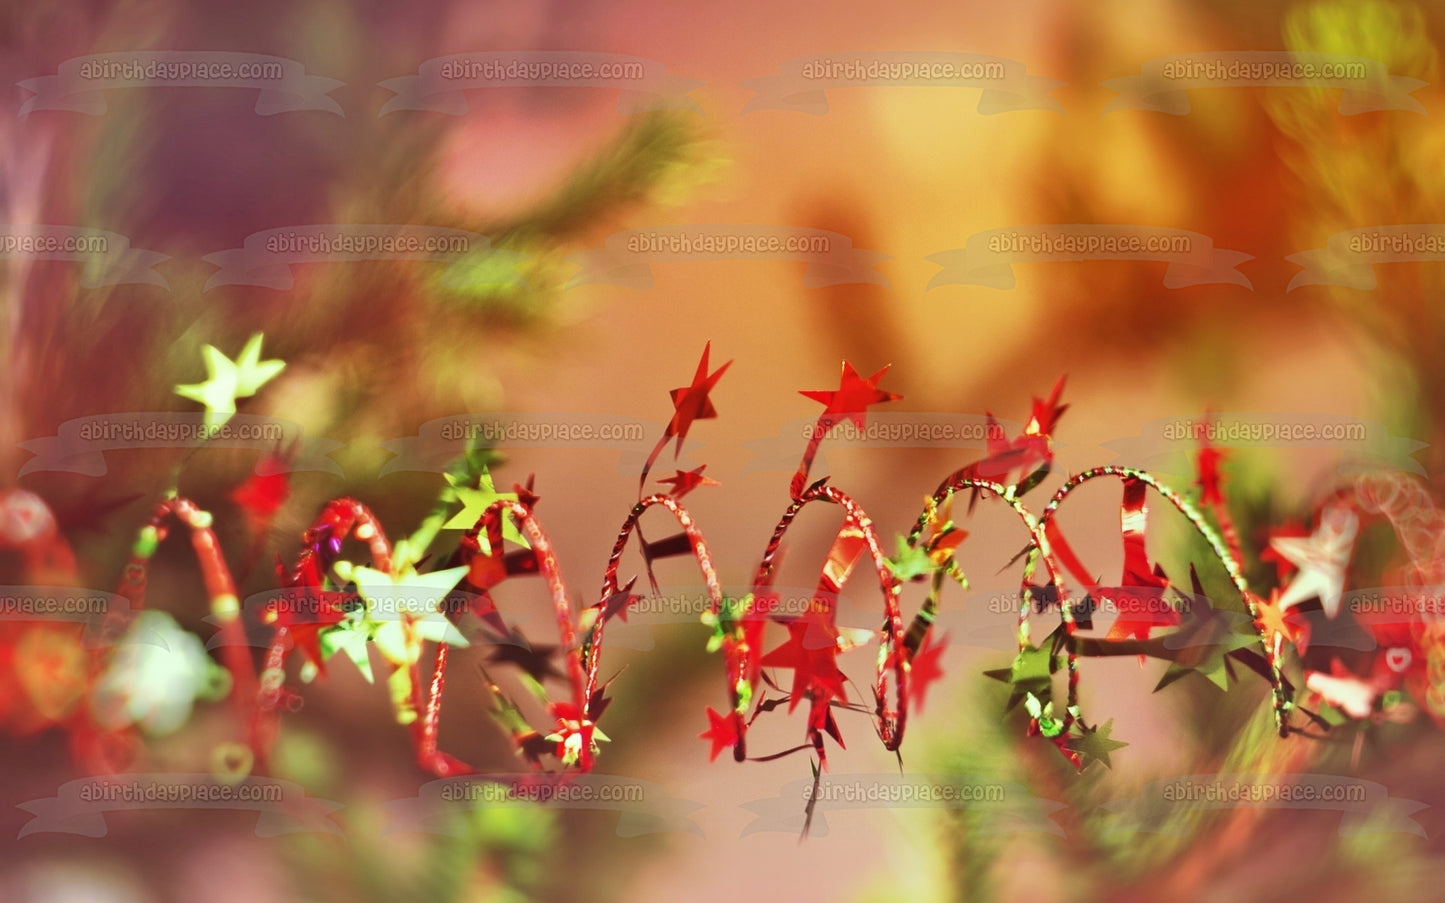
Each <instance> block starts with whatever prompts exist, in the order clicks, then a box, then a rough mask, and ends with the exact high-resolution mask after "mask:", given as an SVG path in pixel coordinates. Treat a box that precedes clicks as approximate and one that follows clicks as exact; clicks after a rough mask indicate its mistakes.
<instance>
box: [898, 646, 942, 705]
mask: <svg viewBox="0 0 1445 903" xmlns="http://www.w3.org/2000/svg"><path fill="white" fill-rule="evenodd" d="M947 648H948V634H946V633H945V634H944V635H943V637H942V639H940V640H939V641H938V643H937V644H935V643H934V642H933V631H932V630H930V631H928V632H927V633H926V634H924V635H923V645H921V646H919V647H918V651H917V652H916V653H914V655H913V660H912V661H911V662H910V664H909V669H908V698H909V699H911V700H912V701H913V703H914V705H916V706H918V711H920V712H922V711H923V698H924V696H925V695H926V694H927V693H928V686H929V684H932V683H935V682H937V681H938V680H939V678H941V677H943V669H942V668H941V667H939V664H938V663H939V661H940V660H942V658H943V651H944V650H945V649H947Z"/></svg>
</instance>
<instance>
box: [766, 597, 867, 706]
mask: <svg viewBox="0 0 1445 903" xmlns="http://www.w3.org/2000/svg"><path fill="white" fill-rule="evenodd" d="M825 626H826V625H825ZM810 628H813V629H816V628H817V621H816V619H815V618H813V617H807V616H805V617H803V618H800V619H798V620H796V621H793V622H791V623H789V624H788V641H787V642H786V643H784V644H783V645H781V646H779V647H778V648H776V649H774V650H773V651H772V652H769V653H768V654H767V655H765V656H763V660H762V665H763V667H765V668H791V669H793V689H792V692H791V693H790V694H789V697H788V711H789V712H792V711H793V710H794V709H796V708H797V707H798V702H799V701H801V700H802V699H803V698H804V697H805V696H811V697H812V699H813V715H814V718H813V720H815V721H817V722H818V724H819V726H821V722H822V718H823V716H824V715H825V714H826V713H827V709H828V703H829V702H830V701H831V700H833V699H834V698H837V699H840V700H842V701H844V702H847V701H848V697H847V694H845V693H844V692H843V672H842V671H840V670H838V647H837V646H836V645H831V646H823V647H821V648H820V647H819V646H817V645H815V644H816V642H817V641H816V639H814V638H812V637H809V633H810ZM805 637H809V642H804V638H805ZM820 712H821V713H820Z"/></svg>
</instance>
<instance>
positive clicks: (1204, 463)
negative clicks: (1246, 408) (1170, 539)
mask: <svg viewBox="0 0 1445 903" xmlns="http://www.w3.org/2000/svg"><path fill="white" fill-rule="evenodd" d="M1211 419H1212V418H1211ZM1223 460H1224V452H1222V451H1220V450H1219V449H1217V448H1215V447H1214V446H1213V445H1211V444H1210V443H1209V437H1208V436H1207V435H1206V436H1205V437H1204V438H1203V439H1201V440H1200V442H1199V458H1198V460H1197V462H1196V465H1195V466H1196V467H1197V468H1198V470H1199V477H1198V479H1196V480H1195V481H1194V485H1196V486H1198V487H1199V489H1200V494H1199V502H1200V504H1203V505H1222V504H1223V503H1224V494H1223V493H1222V492H1220V490H1219V481H1220V473H1219V464H1220V462H1222V461H1223Z"/></svg>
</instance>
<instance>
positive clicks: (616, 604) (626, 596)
mask: <svg viewBox="0 0 1445 903" xmlns="http://www.w3.org/2000/svg"><path fill="white" fill-rule="evenodd" d="M636 582H637V578H636V577H633V578H632V579H631V580H629V581H627V583H626V584H625V585H624V586H622V587H620V588H619V589H618V590H617V592H615V593H613V594H612V595H610V596H608V597H607V598H606V599H603V600H602V620H603V621H607V620H609V619H611V618H612V617H613V616H614V615H616V616H617V617H619V618H621V619H622V621H623V623H626V621H627V609H628V608H630V607H632V603H633V602H636V601H637V600H638V599H639V598H640V597H639V596H636V595H634V594H633V592H632V585H633V584H634V583H636Z"/></svg>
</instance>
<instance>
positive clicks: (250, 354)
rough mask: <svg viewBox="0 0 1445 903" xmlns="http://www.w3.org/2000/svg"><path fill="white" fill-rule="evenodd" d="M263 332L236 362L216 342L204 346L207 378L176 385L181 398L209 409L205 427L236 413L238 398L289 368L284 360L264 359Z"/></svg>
mask: <svg viewBox="0 0 1445 903" xmlns="http://www.w3.org/2000/svg"><path fill="white" fill-rule="evenodd" d="M262 338H263V335H262V333H259V332H258V333H256V334H254V335H252V336H251V338H250V340H249V341H247V342H246V347H244V348H242V349H241V353H240V354H239V355H238V356H237V357H236V359H235V360H234V361H232V360H231V359H230V358H228V357H226V356H225V355H224V354H222V353H221V351H220V349H218V348H217V347H216V346H215V345H203V346H201V355H202V357H203V358H204V360H205V364H206V381H205V382H203V383H191V384H188V385H181V386H176V394H177V395H179V396H181V397H182V398H189V399H190V400H192V401H196V402H200V403H201V404H202V405H204V406H205V408H206V426H208V427H216V426H219V425H221V424H223V423H225V422H226V421H227V420H229V419H231V415H232V414H234V413H236V399H237V398H249V397H251V396H252V395H255V394H256V393H257V392H258V391H260V389H261V387H262V386H264V385H265V384H266V383H268V382H270V381H271V380H272V379H273V378H274V377H275V376H276V374H278V373H280V372H281V371H282V370H284V369H285V368H286V362H285V361H279V360H269V361H263V360H261V341H262Z"/></svg>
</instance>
